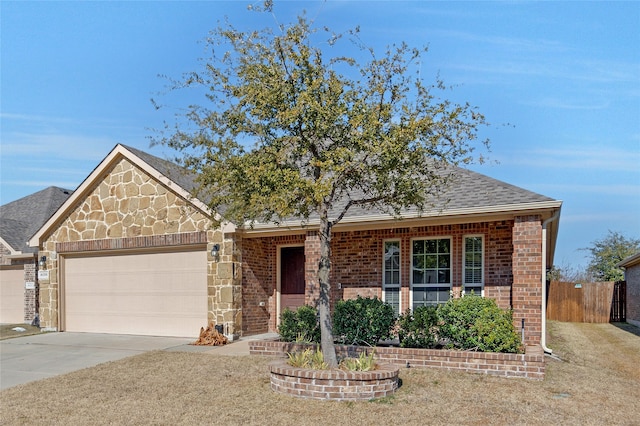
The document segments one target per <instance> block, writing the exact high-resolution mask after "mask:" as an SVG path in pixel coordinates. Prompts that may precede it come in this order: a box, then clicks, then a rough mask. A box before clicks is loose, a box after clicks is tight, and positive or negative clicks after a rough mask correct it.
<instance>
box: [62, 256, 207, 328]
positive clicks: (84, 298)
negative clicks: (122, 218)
mask: <svg viewBox="0 0 640 426" xmlns="http://www.w3.org/2000/svg"><path fill="white" fill-rule="evenodd" d="M206 267H207V258H206V252H205V251H198V252H179V253H155V254H150V253H146V254H131V255H120V256H108V257H87V258H69V259H67V260H66V261H65V304H66V305H65V312H66V318H65V320H66V329H67V330H69V331H89V332H102V333H123V334H145V335H163V336H197V334H198V331H199V330H200V327H201V326H203V325H205V324H206V321H207V284H206Z"/></svg>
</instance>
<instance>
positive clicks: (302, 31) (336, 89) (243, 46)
mask: <svg viewBox="0 0 640 426" xmlns="http://www.w3.org/2000/svg"><path fill="white" fill-rule="evenodd" d="M271 7H272V4H271V3H268V4H266V5H265V6H264V7H258V8H256V9H259V10H261V11H262V12H265V13H270V12H269V11H270V10H271ZM343 35H347V36H348V37H343ZM349 41H351V42H352V43H353V44H352V45H351V46H346V48H345V46H342V44H344V43H345V42H347V43H348V42H349ZM349 47H350V48H351V52H352V56H345V52H349ZM205 50H206V51H208V52H212V56H211V57H209V58H203V60H202V61H201V62H202V64H203V67H202V68H201V69H198V70H196V71H193V72H189V73H186V74H185V75H184V77H182V78H181V79H179V80H177V81H173V82H172V86H171V88H172V89H174V90H178V89H197V90H196V91H194V92H195V93H198V92H201V91H204V92H205V98H204V100H205V103H204V104H199V103H198V101H190V103H189V105H188V106H185V107H184V108H178V109H179V110H180V111H184V113H180V114H179V115H178V116H177V117H176V124H175V125H173V124H172V123H165V131H166V133H161V135H160V137H159V138H156V140H155V141H154V142H156V143H161V144H164V145H167V146H169V147H171V148H174V149H176V150H177V151H179V152H180V155H181V158H180V159H179V161H180V162H181V164H182V165H183V166H185V167H186V168H187V169H189V170H190V171H193V172H196V176H197V178H196V179H197V182H198V184H199V186H198V187H197V188H195V189H194V193H195V195H196V196H198V197H199V198H200V199H202V200H205V199H206V200H208V206H209V208H210V209H211V210H212V211H214V212H219V213H220V214H222V216H223V217H220V216H216V217H215V220H216V221H222V220H223V219H224V220H225V221H229V222H231V223H235V224H238V225H242V226H244V225H245V224H249V225H252V224H254V223H255V222H256V221H260V222H279V221H281V220H283V218H290V217H298V218H301V219H308V218H309V217H310V216H311V215H313V214H315V215H317V216H318V217H319V236H320V251H321V259H320V262H319V265H320V266H319V268H318V282H319V286H320V295H319V298H318V304H317V306H318V309H319V312H320V316H321V318H320V319H321V327H322V347H323V350H325V349H326V352H325V358H326V359H327V360H328V362H329V363H330V364H331V365H332V366H336V365H337V358H336V355H335V349H334V347H333V339H332V331H331V325H330V324H331V316H330V313H329V312H330V309H329V308H330V307H329V300H330V294H331V291H330V290H331V288H330V283H329V276H330V268H331V266H330V260H329V253H330V243H331V230H332V227H333V226H334V225H335V224H337V223H338V222H340V221H341V220H342V218H343V217H344V216H345V215H346V214H347V212H348V211H349V209H351V208H352V207H356V206H357V207H360V208H370V209H374V208H375V209H378V210H380V211H382V212H385V213H389V214H393V215H395V216H400V215H401V213H402V211H403V209H405V208H414V209H416V210H417V211H424V210H426V209H428V208H431V207H433V206H434V205H439V204H440V200H439V199H438V197H439V196H440V194H442V192H443V190H444V189H445V188H446V185H447V184H448V183H449V182H450V180H451V179H452V178H453V177H454V174H455V173H456V169H455V168H453V167H450V166H452V165H454V166H455V165H458V164H461V163H464V164H469V163H472V162H474V161H479V162H482V156H481V155H478V156H476V154H475V152H474V149H475V148H476V146H477V145H480V146H482V145H485V146H487V145H488V141H486V140H485V141H481V142H480V143H478V142H479V141H478V140H477V139H478V129H479V128H480V127H481V126H485V125H487V122H486V121H485V118H484V116H483V115H482V114H481V113H479V112H478V111H477V108H475V107H473V106H471V105H469V104H468V103H462V104H457V103H455V102H452V101H449V100H447V99H445V96H443V95H441V93H444V90H447V89H448V88H447V87H446V86H445V85H444V84H443V82H442V81H440V80H439V79H436V81H434V82H426V81H424V80H423V79H422V78H421V74H420V64H421V63H422V62H423V55H424V54H425V53H426V51H427V49H426V47H423V48H410V47H409V46H407V45H406V44H405V43H400V44H397V45H391V46H389V47H388V48H387V50H386V51H385V52H383V53H381V54H375V53H374V51H373V50H372V49H368V48H366V46H365V45H364V43H363V42H362V41H361V40H360V38H359V30H358V29H355V30H353V31H350V32H348V33H347V34H339V33H335V32H334V31H332V30H331V29H329V28H326V27H321V28H320V27H314V26H313V23H312V22H309V21H308V20H307V18H306V17H305V16H304V14H303V15H302V16H299V17H298V19H297V21H296V22H294V23H292V24H289V25H278V26H277V27H275V28H263V29H256V30H252V31H248V32H243V31H240V30H238V29H236V28H234V27H233V26H232V25H231V24H224V25H221V26H219V27H218V28H215V29H214V30H213V31H211V33H210V35H209V37H208V38H207V45H206V49H205ZM347 55H349V53H347ZM363 58H364V60H361V59H363ZM363 77H364V78H363ZM194 92H192V93H194ZM156 105H157V104H156ZM249 143H252V144H253V145H252V146H249ZM341 201H346V202H342V203H341ZM338 207H339V208H338ZM332 209H334V210H332ZM330 211H331V215H329V212H330ZM356 337H357V338H360V337H359V336H356ZM331 352H333V354H332V353H331Z"/></svg>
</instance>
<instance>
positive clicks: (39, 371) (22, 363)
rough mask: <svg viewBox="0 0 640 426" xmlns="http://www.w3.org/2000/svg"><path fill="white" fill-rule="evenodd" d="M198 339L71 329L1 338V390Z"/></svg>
mask: <svg viewBox="0 0 640 426" xmlns="http://www.w3.org/2000/svg"><path fill="white" fill-rule="evenodd" d="M194 340H195V339H188V338H178V337H153V336H126V335H116V334H93V333H68V332H64V333H43V334H37V335H33V336H25V337H18V338H14V339H6V340H0V389H7V388H10V387H13V386H16V385H19V384H23V383H28V382H32V381H35V380H40V379H45V378H47V377H53V376H57V375H59V374H64V373H69V372H72V371H76V370H80V369H83V368H87V367H93V366H94V365H97V364H101V363H103V362H108V361H116V360H119V359H122V358H126V357H129V356H132V355H138V354H141V353H144V352H148V351H152V350H166V349H171V350H181V349H184V350H194V349H196V347H193V346H187V345H188V343H191V342H193V341H194ZM192 348H193V349H192Z"/></svg>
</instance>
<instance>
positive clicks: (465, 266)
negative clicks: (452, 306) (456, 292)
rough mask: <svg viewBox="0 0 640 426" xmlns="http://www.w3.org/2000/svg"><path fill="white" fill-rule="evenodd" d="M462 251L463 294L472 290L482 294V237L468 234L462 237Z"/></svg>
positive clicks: (479, 294)
mask: <svg viewBox="0 0 640 426" xmlns="http://www.w3.org/2000/svg"><path fill="white" fill-rule="evenodd" d="M462 250H463V253H462V286H463V290H464V292H465V294H470V293H471V292H472V291H473V293H474V294H477V295H478V296H483V293H482V291H483V289H484V237H483V236H482V235H468V236H465V237H464V244H463V249H462Z"/></svg>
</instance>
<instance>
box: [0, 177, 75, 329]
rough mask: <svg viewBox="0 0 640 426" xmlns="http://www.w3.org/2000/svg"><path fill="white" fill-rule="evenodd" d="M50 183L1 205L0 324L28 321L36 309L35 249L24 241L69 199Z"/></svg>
mask: <svg viewBox="0 0 640 426" xmlns="http://www.w3.org/2000/svg"><path fill="white" fill-rule="evenodd" d="M70 194H71V191H70V190H68V189H62V188H57V187H54V186H51V187H49V188H46V189H43V190H42V191H38V192H36V193H35V194H31V195H28V196H26V197H24V198H20V199H19V200H16V201H13V202H11V203H7V204H5V205H3V206H0V323H9V324H10V323H30V322H32V321H33V320H34V318H35V315H36V314H37V312H38V276H37V270H38V258H37V256H38V249H37V248H34V247H29V246H28V244H27V242H28V241H29V238H31V236H32V235H33V234H35V233H36V231H37V230H38V229H40V227H41V226H42V225H43V224H44V223H45V222H46V221H47V219H49V217H51V215H52V214H53V213H55V211H56V210H58V207H60V205H62V203H63V202H64V201H65V200H66V199H67V198H69V195H70Z"/></svg>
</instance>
